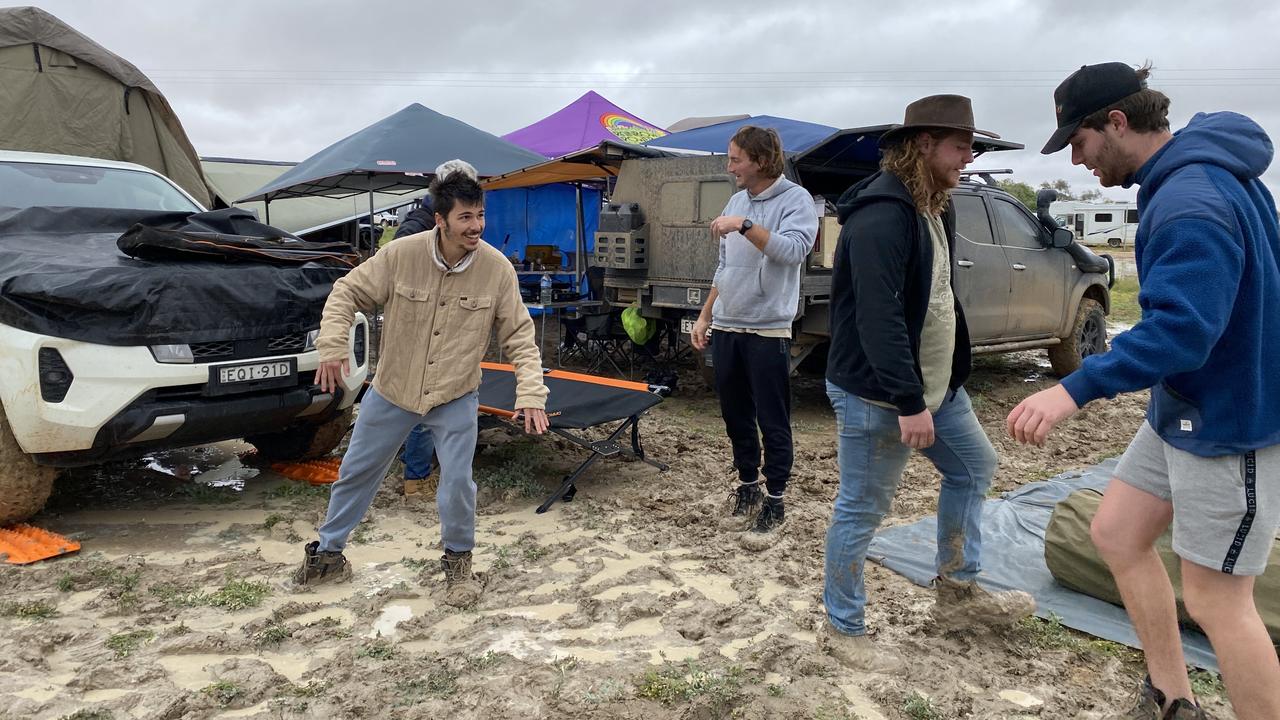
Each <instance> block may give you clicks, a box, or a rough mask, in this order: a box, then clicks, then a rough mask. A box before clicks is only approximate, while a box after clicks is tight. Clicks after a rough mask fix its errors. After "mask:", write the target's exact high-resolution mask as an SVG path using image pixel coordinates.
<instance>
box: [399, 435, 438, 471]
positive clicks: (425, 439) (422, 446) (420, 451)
mask: <svg viewBox="0 0 1280 720" xmlns="http://www.w3.org/2000/svg"><path fill="white" fill-rule="evenodd" d="M435 451H436V443H435V441H434V440H432V439H431V431H430V430H428V429H427V426H426V425H415V426H413V429H412V430H410V431H409V437H408V438H406V439H405V441H404V447H403V448H402V449H401V450H400V462H402V463H404V479H405V480H421V479H423V478H425V477H426V476H428V475H430V474H431V456H432V455H433V454H435Z"/></svg>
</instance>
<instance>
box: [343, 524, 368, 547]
mask: <svg viewBox="0 0 1280 720" xmlns="http://www.w3.org/2000/svg"><path fill="white" fill-rule="evenodd" d="M371 532H373V523H370V522H362V523H360V524H359V525H357V526H356V529H355V530H354V531H353V532H352V533H351V537H349V538H348V539H347V542H349V543H351V544H353V545H366V544H368V542H369V534H370V533H371Z"/></svg>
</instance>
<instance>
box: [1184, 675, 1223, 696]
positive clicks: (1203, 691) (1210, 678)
mask: <svg viewBox="0 0 1280 720" xmlns="http://www.w3.org/2000/svg"><path fill="white" fill-rule="evenodd" d="M1188 676H1189V677H1190V679H1191V692H1193V693H1195V695H1196V697H1197V698H1210V697H1226V694H1227V686H1226V685H1223V684H1222V676H1221V675H1219V674H1218V673H1216V672H1211V671H1209V670H1192V671H1191V672H1190V673H1188Z"/></svg>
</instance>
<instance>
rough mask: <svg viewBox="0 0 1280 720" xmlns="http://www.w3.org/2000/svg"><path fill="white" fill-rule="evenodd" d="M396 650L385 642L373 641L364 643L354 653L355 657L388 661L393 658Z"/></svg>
mask: <svg viewBox="0 0 1280 720" xmlns="http://www.w3.org/2000/svg"><path fill="white" fill-rule="evenodd" d="M395 654H396V649H395V646H393V645H392V644H391V643H389V642H387V641H386V640H374V641H373V642H369V643H365V645H364V647H362V648H360V650H358V651H357V652H356V657H367V658H373V659H374V660H390V659H391V658H393V657H395Z"/></svg>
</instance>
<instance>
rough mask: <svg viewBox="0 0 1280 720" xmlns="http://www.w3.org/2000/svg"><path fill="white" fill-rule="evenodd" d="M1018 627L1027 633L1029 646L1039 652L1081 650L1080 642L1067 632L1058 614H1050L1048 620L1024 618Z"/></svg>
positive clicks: (1033, 617)
mask: <svg viewBox="0 0 1280 720" xmlns="http://www.w3.org/2000/svg"><path fill="white" fill-rule="evenodd" d="M1018 626H1019V627H1021V628H1022V629H1023V630H1024V631H1025V632H1026V633H1027V636H1028V637H1027V640H1028V642H1029V644H1030V645H1031V646H1032V647H1034V648H1036V649H1038V650H1078V649H1080V644H1081V643H1080V640H1079V639H1078V638H1077V637H1076V636H1074V635H1072V634H1071V632H1070V631H1069V630H1067V626H1065V625H1063V624H1062V618H1060V617H1058V615H1057V614H1056V613H1049V617H1048V619H1041V618H1038V617H1035V616H1032V617H1026V618H1023V619H1022V620H1019V621H1018Z"/></svg>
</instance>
